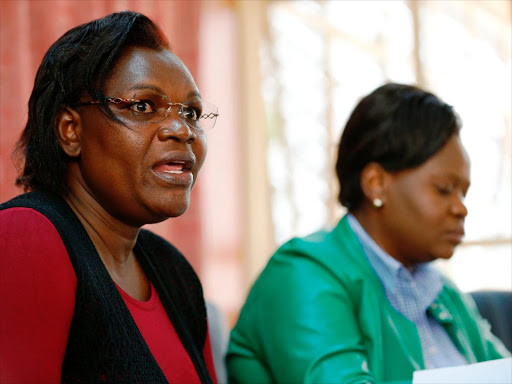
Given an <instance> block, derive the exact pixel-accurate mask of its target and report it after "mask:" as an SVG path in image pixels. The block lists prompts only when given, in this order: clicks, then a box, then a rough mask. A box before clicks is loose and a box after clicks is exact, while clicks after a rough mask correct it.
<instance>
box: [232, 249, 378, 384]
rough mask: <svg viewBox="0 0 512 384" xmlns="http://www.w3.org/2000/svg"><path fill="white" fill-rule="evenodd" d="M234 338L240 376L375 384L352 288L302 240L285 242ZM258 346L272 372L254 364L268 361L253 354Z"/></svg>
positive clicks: (257, 287) (234, 359) (234, 367)
mask: <svg viewBox="0 0 512 384" xmlns="http://www.w3.org/2000/svg"><path fill="white" fill-rule="evenodd" d="M246 330H248V331H249V332H246ZM231 337H232V339H231V345H230V356H228V370H229V375H230V379H231V378H232V379H234V381H235V382H243V383H247V382H251V380H253V377H257V378H259V379H260V378H263V379H264V381H265V382H279V383H347V384H348V383H375V378H374V377H373V376H372V374H371V372H370V371H369V368H368V361H367V357H366V355H365V349H364V346H363V340H362V334H361V331H360V329H359V323H358V321H357V316H356V310H355V306H354V303H353V302H352V300H351V298H350V295H349V293H348V292H347V290H346V289H345V287H344V286H343V285H342V283H341V282H340V280H339V279H338V278H337V277H336V276H335V275H334V274H333V273H332V272H331V271H329V270H328V269H327V268H326V267H325V266H324V265H322V264H321V263H319V262H318V260H317V259H316V258H312V257H309V256H308V255H307V254H304V253H302V252H301V251H300V246H295V247H291V248H290V247H287V249H286V248H281V250H280V251H278V253H277V254H276V255H275V256H274V258H273V261H272V264H271V265H270V264H269V266H267V268H266V270H265V271H264V272H263V274H262V275H261V277H260V279H259V280H258V281H257V283H256V285H255V289H253V291H252V292H251V294H250V296H249V298H248V301H247V304H246V306H245V307H244V309H243V311H242V314H241V316H240V319H239V322H238V324H237V326H236V327H235V330H234V331H233V333H232V336H231ZM254 346H257V348H258V354H262V358H261V360H263V361H264V362H265V363H264V364H268V369H266V372H267V373H269V374H270V375H271V376H272V378H270V377H263V376H262V375H264V371H262V370H255V369H254V367H255V366H256V365H258V364H260V363H261V362H258V361H257V360H258V359H256V358H254V357H255V356H254V355H253V356H251V354H252V353H251V349H252V348H254ZM252 371H256V372H259V373H257V376H252V374H251V372H252Z"/></svg>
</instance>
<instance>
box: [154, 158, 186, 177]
mask: <svg viewBox="0 0 512 384" xmlns="http://www.w3.org/2000/svg"><path fill="white" fill-rule="evenodd" d="M192 167H193V163H192V162H191V161H184V160H172V161H169V162H167V163H164V164H160V165H157V166H156V167H154V170H155V171H156V172H163V173H170V174H174V175H179V174H182V173H184V172H190V170H191V169H192Z"/></svg>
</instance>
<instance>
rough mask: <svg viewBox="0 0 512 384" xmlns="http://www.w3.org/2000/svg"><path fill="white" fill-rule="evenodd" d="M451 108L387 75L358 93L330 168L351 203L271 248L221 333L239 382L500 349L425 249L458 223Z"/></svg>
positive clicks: (327, 374)
mask: <svg viewBox="0 0 512 384" xmlns="http://www.w3.org/2000/svg"><path fill="white" fill-rule="evenodd" d="M459 129H460V124H459V121H458V119H457V117H456V115H455V113H454V111H453V109H452V108H451V107H450V106H448V105H447V104H445V103H444V102H442V101H441V100H439V99H438V98H437V97H436V96H434V95H432V94H431V93H428V92H425V91H423V90H421V89H419V88H416V87H412V86H407V85H400V84H387V85H384V86H382V87H380V88H378V89H376V90H375V91H374V92H372V93H371V94H370V95H368V96H366V97H365V98H363V99H362V100H361V102H360V103H359V104H358V105H357V107H356V108H355V110H354V111H353V112H352V115H351V117H350V119H349V121H348V123H347V125H346V127H345V130H344V132H343V135H342V137H341V142H340V146H339V153H338V161H337V166H336V173H337V176H338V179H339V182H340V185H341V192H340V196H339V197H340V202H341V204H343V205H344V206H345V207H347V209H348V212H349V213H348V214H347V215H346V216H345V217H344V218H342V219H341V221H340V222H339V223H338V225H337V226H336V227H335V228H334V229H333V230H331V231H322V232H318V233H315V234H312V235H310V236H308V237H305V238H300V239H299V238H296V239H293V240H291V241H289V242H288V243H286V244H285V245H283V246H282V247H281V248H280V249H279V250H278V251H277V252H276V254H275V255H274V256H273V257H272V259H271V260H270V262H269V263H268V265H267V267H266V268H265V270H264V271H263V273H262V274H261V276H260V277H259V279H258V280H257V281H256V283H255V284H254V286H253V288H252V291H251V293H250V294H249V297H248V299H247V302H246V304H245V306H244V308H243V309H242V312H241V314H240V318H239V320H238V323H237V325H236V327H235V329H234V330H233V332H232V333H231V343H230V346H229V350H228V357H227V364H228V372H229V375H230V377H231V380H232V382H235V383H271V382H275V383H376V382H378V383H381V382H397V381H404V382H407V381H408V382H410V381H411V379H412V375H413V372H414V371H415V370H419V369H424V368H439V367H446V366H455V365H463V364H468V363H476V362H479V361H484V360H491V359H497V358H500V357H503V356H506V355H509V353H508V351H507V350H506V349H505V347H504V346H503V345H502V343H501V342H500V341H499V340H497V339H496V338H495V337H494V336H493V335H492V334H491V333H490V332H489V329H488V326H487V324H485V323H484V321H483V320H482V319H481V317H480V316H479V314H478V312H477V311H476V309H475V305H474V303H473V302H472V301H471V300H470V299H469V298H468V297H466V296H464V295H462V294H461V293H460V292H459V291H458V290H457V289H456V288H455V287H454V286H453V285H452V284H451V283H450V282H449V281H447V280H446V279H445V278H443V277H442V276H441V275H440V274H439V273H438V272H437V271H436V270H435V269H433V268H432V267H431V266H430V262H431V261H433V260H435V259H448V258H450V257H451V256H452V254H453V252H454V249H455V247H456V246H457V245H458V244H459V243H460V242H461V240H462V237H463V236H464V219H465V217H466V214H467V210H466V207H465V205H464V197H465V195H466V192H467V190H468V187H469V162H468V158H467V155H466V152H465V151H464V149H463V147H462V144H461V142H460V138H459Z"/></svg>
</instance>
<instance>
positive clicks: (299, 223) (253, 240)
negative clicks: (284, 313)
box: [0, 0, 512, 325]
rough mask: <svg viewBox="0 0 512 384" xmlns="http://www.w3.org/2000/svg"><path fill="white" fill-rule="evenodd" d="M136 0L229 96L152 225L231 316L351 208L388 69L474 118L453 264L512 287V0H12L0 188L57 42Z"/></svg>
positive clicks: (210, 84) (222, 96) (466, 284)
mask: <svg viewBox="0 0 512 384" xmlns="http://www.w3.org/2000/svg"><path fill="white" fill-rule="evenodd" d="M121 10H133V11H138V12H142V13H144V14H146V15H147V16H149V17H150V18H151V19H153V20H154V21H155V22H156V23H157V24H159V25H160V27H161V28H162V29H163V31H164V32H165V33H166V35H167V36H168V38H169V40H170V42H171V45H172V47H173V49H174V51H175V52H176V53H177V55H178V56H180V57H181V59H182V60H183V61H184V62H185V64H186V65H187V66H188V68H189V69H190V71H191V73H192V74H193V75H194V77H195V79H196V82H197V83H198V86H199V89H200V90H201V93H202V96H203V99H205V100H208V101H210V102H211V103H214V104H216V105H217V106H218V107H219V111H220V117H219V118H218V120H217V124H216V126H215V128H214V130H213V131H210V132H209V133H208V147H209V149H208V156H207V160H206V163H205V165H204V167H203V170H202V172H201V175H200V177H199V181H198V184H197V185H196V187H195V189H194V192H193V198H192V204H191V206H190V208H189V210H188V211H187V212H186V213H185V214H184V215H183V216H182V217H180V218H177V219H171V220H168V221H165V222H163V223H160V224H157V225H152V226H150V227H151V229H152V230H154V231H156V232H157V233H159V234H160V235H162V236H164V237H165V238H167V239H168V240H170V241H171V242H173V243H174V244H175V245H176V246H177V247H178V248H179V249H181V250H182V252H183V253H184V254H185V255H186V256H187V258H188V259H189V260H190V261H191V263H192V265H193V266H194V268H195V269H196V271H197V272H198V274H199V275H200V277H201V279H202V282H203V287H204V291H205V296H206V298H207V299H208V300H209V301H211V302H213V303H214V304H216V305H217V306H218V307H219V308H220V309H221V310H222V312H223V313H224V315H225V316H226V318H227V319H228V321H229V324H230V325H233V324H234V322H235V321H236V318H237V316H238V311H239V310H240V307H241V305H242V303H243V301H244V300H245V297H246V295H247V292H248V289H249V287H250V286H251V284H252V282H253V281H254V279H255V277H256V276H257V275H258V273H259V272H260V271H261V269H262V268H263V267H264V265H265V264H266V262H267V261H268V259H269V257H270V256H271V255H272V253H273V251H274V250H275V249H276V247H277V246H278V245H280V244H282V243H283V242H284V241H286V240H288V239H289V238H291V237H293V236H302V235H305V234H307V233H310V232H312V231H315V230H317V229H319V228H321V227H325V226H330V225H333V224H334V223H336V222H337V220H338V219H339V218H340V217H341V215H342V214H343V210H342V209H341V207H340V206H339V204H338V203H337V199H336V196H337V194H338V185H337V182H336V180H335V175H334V159H335V155H336V150H337V144H338V140H339V137H340V134H341V132H342V129H343V126H344V124H345V122H346V120H347V118H348V115H349V113H350V112H351V110H352V109H353V108H354V106H355V105H356V103H357V102H358V100H359V99H360V98H361V97H362V96H364V95H365V94H367V93H369V92H370V91H372V90H373V89H374V88H376V87H377V86H379V85H381V84H383V83H384V82H386V81H395V82H403V83H415V84H418V85H420V86H422V87H425V88H427V89H429V90H430V91H433V92H434V93H436V94H437V95H438V96H440V97H441V98H442V99H444V100H445V101H446V102H448V103H449V104H452V105H453V106H454V107H455V109H456V110H457V111H458V113H459V114H460V116H461V118H462V121H463V130H462V140H463V142H464V144H465V146H466V149H467V150H468V152H469V155H470V158H471V162H472V168H471V177H472V187H471V188H470V191H469V194H468V197H467V205H468V208H469V215H468V217H467V220H466V238H465V242H464V243H463V244H462V245H461V246H460V247H459V248H458V250H457V252H456V254H455V255H454V257H453V258H452V259H451V260H450V261H446V262H441V263H439V267H440V268H441V269H443V270H444V271H445V272H446V273H447V274H448V275H449V276H450V277H451V278H452V279H453V280H454V281H455V282H456V283H457V284H458V285H459V287H460V288H461V289H462V290H463V291H474V290H480V289H497V290H508V291H510V290H512V261H511V260H512V215H511V213H512V207H511V201H512V191H511V187H512V176H511V165H512V149H511V147H512V132H511V106H512V96H511V94H512V85H511V84H512V78H511V74H512V67H511V57H512V53H511V47H512V43H511V37H512V34H511V31H512V30H511V22H512V7H511V1H509V0H495V1H493V0H485V1H477V0H471V1H470V0H468V1H436V0H429V1H421V0H393V1H382V0H378V1H349V0H346V1H340V0H334V1H312V0H309V1H308V0H305V1H292V0H289V1H256V0H246V1H243V0H242V1H221V0H206V1H199V0H197V1H165V0H91V1H89V0H53V1H47V0H33V1H30V0H17V1H16V0H1V9H0V14H1V20H0V55H1V57H0V84H1V87H0V201H2V202H3V201H6V200H8V199H10V198H12V197H14V196H15V195H17V194H19V193H20V192H21V191H20V190H19V189H17V188H16V187H15V186H14V179H15V176H16V174H17V170H16V168H15V166H14V164H13V161H12V159H11V153H12V151H13V149H14V146H15V142H16V140H17V139H18V137H19V135H20V133H21V131H22V129H23V128H24V124H25V122H26V119H27V102H28V98H29V96H30V92H31V90H32V85H33V81H34V78H35V73H36V70H37V68H38V66H39V63H40V62H41V59H42V57H43V55H44V54H45V52H46V50H47V49H48V48H49V46H50V45H51V44H52V43H53V42H54V41H55V40H56V39H57V38H59V37H60V36H61V35H62V34H63V33H64V32H66V31H67V30H68V29H70V28H72V27H74V26H76V25H78V24H82V23H85V22H88V21H90V20H92V19H95V18H99V17H102V16H105V15H107V14H109V13H111V12H116V11H121ZM113 187H115V186H113ZM283 284H286V282H283Z"/></svg>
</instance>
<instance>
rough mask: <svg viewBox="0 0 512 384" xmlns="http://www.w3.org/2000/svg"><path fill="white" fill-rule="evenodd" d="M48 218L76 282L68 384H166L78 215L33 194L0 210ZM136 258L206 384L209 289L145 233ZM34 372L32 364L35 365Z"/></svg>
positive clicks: (178, 257)
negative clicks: (24, 210)
mask: <svg viewBox="0 0 512 384" xmlns="http://www.w3.org/2000/svg"><path fill="white" fill-rule="evenodd" d="M12 207H28V208H33V209H35V210H37V211H38V212H40V213H42V214H43V215H44V216H46V217H47V218H48V219H49V220H50V221H51V222H52V224H53V225H54V226H55V228H56V229H57V231H58V232H59V234H60V237H61V238H62V241H63V243H64V245H65V246H66V249H67V252H68V255H69V258H70V260H71V264H72V265H73V268H74V271H75V274H76V277H77V288H76V296H75V312H74V314H73V320H72V323H71V328H70V331H69V337H68V344H67V348H66V354H65V357H64V362H63V367H62V382H63V383H166V382H167V380H166V379H165V376H164V374H163V373H162V371H161V369H160V367H159V366H158V364H157V362H156V361H155V359H154V357H153V355H152V354H151V352H150V350H149V348H148V346H147V344H146V342H145V341H144V339H143V337H142V335H141V334H140V332H139V329H138V328H137V325H136V324H135V321H134V320H133V318H132V316H131V314H130V312H129V310H128V308H127V307H126V305H125V303H124V301H123V298H122V297H121V295H120V293H119V291H118V290H117V288H116V286H115V284H114V282H113V280H112V278H111V277H110V275H109V274H108V272H107V270H106V268H105V266H104V264H103V262H102V261H101V259H100V257H99V255H98V252H97V251H96V248H95V247H94V245H93V243H92V241H91V240H90V238H89V236H88V234H87V232H86V231H85V229H84V227H83V226H82V224H81V222H80V221H79V220H78V218H77V217H76V215H75V213H74V212H73V210H72V209H71V208H70V207H69V206H68V204H67V203H66V202H65V201H64V200H63V199H62V198H61V197H59V196H56V195H53V194H50V193H46V192H31V193H26V194H24V195H21V196H18V197H16V198H14V199H12V200H10V201H8V202H6V203H4V204H1V205H0V210H3V209H7V208H12ZM134 253H135V255H136V257H137V259H138V260H139V262H140V264H141V266H142V268H143V270H144V272H145V273H146V275H147V277H148V278H149V280H151V282H152V283H153V285H154V287H155V289H156V291H157V292H158V295H159V297H160V300H161V301H162V304H163V306H164V308H165V310H166V312H167V314H168V316H169V318H170V320H171V322H172V324H173V326H174V328H175V329H176V332H177V334H178V336H179V338H180V340H181V342H182V343H183V345H184V347H185V349H186V351H187V352H188V354H189V356H190V358H191V359H192V362H193V363H194V366H195V368H196V370H197V372H198V374H199V378H200V379H201V382H202V383H211V382H212V380H211V378H210V375H209V372H208V369H207V367H206V363H205V361H204V358H203V354H202V351H203V347H204V343H205V339H206V330H207V325H206V309H205V304H204V299H203V292H202V288H201V283H200V282H199V279H198V278H197V276H196V274H195V272H194V270H193V269H192V267H191V266H190V265H189V263H188V262H187V260H186V259H185V258H184V257H183V255H182V254H181V253H180V252H179V251H178V250H177V249H176V248H174V247H173V246H172V245H171V244H170V243H168V242H167V241H165V240H164V239H162V238H161V237H159V236H157V235H155V234H153V233H151V232H149V231H146V230H141V231H140V233H139V237H138V239H137V243H136V245H135V248H134ZM28 363H29V364H30V362H28Z"/></svg>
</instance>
